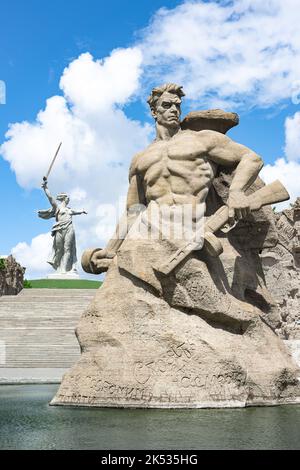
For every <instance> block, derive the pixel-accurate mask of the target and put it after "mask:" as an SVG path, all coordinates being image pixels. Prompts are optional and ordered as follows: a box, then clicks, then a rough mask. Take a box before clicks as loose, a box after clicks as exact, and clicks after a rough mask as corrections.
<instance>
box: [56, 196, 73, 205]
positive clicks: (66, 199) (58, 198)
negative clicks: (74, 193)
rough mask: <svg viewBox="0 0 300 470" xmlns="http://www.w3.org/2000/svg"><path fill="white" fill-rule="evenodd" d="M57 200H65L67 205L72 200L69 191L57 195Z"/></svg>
mask: <svg viewBox="0 0 300 470" xmlns="http://www.w3.org/2000/svg"><path fill="white" fill-rule="evenodd" d="M56 200H57V201H59V202H64V203H65V205H66V206H67V205H68V204H69V202H70V198H69V196H68V195H67V193H59V194H58V195H57V196H56Z"/></svg>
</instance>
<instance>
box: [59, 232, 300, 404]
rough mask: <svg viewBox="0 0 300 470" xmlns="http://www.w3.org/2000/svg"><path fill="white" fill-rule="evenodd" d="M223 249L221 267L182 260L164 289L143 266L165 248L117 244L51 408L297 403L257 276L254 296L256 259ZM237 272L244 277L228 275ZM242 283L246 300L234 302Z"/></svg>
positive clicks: (201, 258)
mask: <svg viewBox="0 0 300 470" xmlns="http://www.w3.org/2000/svg"><path fill="white" fill-rule="evenodd" d="M132 243H134V249H133V245H131V244H132ZM222 243H223V245H224V252H223V254H222V255H221V258H220V259H213V258H210V257H208V256H205V254H204V253H203V252H199V253H197V254H193V255H190V257H189V258H188V259H187V260H186V262H185V263H183V264H182V265H181V266H180V267H179V268H178V269H177V270H176V272H175V273H174V274H173V276H172V277H168V278H167V279H164V278H163V277H160V276H158V277H157V275H156V274H155V272H154V271H153V270H152V268H151V266H152V265H153V264H155V262H156V261H157V259H159V258H160V257H161V256H162V253H165V254H168V253H171V252H172V247H171V246H170V244H169V242H168V241H164V242H163V241H162V242H161V243H160V244H159V243H157V241H155V243H153V242H150V241H148V242H146V243H145V242H143V241H140V242H138V243H137V242H136V241H134V242H131V241H126V240H125V242H124V243H123V245H122V247H121V249H120V251H119V253H118V256H117V257H116V258H115V259H114V262H113V264H112V265H111V267H110V269H109V271H108V273H107V276H106V279H105V282H104V284H103V285H102V287H101V289H100V290H98V291H97V294H96V296H95V298H94V300H93V302H92V303H91V305H90V306H89V308H88V309H87V310H86V312H85V313H84V315H83V317H82V318H81V320H80V322H79V325H78V328H77V330H76V334H77V337H78V340H79V343H80V345H81V348H82V355H81V358H80V360H79V361H78V362H77V364H76V365H75V366H74V367H73V368H72V369H71V370H70V371H69V372H68V373H67V374H66V375H65V376H64V378H63V381H62V384H61V386H60V389H59V391H58V394H57V395H56V397H55V398H54V400H53V402H52V404H60V405H62V404H71V405H87V406H117V407H166V408H169V407H189V408H192V407H235V406H247V405H253V404H256V405H260V404H269V405H270V404H278V403H295V402H297V401H299V400H298V398H297V396H298V397H299V396H300V391H299V381H298V376H299V369H297V366H296V363H295V362H293V360H292V358H291V356H290V355H289V354H288V352H287V348H286V347H285V345H284V344H283V342H282V341H281V340H280V339H279V338H278V337H277V335H276V334H275V333H274V332H273V331H272V329H271V328H270V327H269V326H268V325H267V324H266V323H265V321H264V320H263V317H264V316H265V317H267V309H266V311H265V312H262V310H261V309H260V308H259V307H260V306H261V303H262V300H261V297H260V295H259V294H258V295H257V297H256V296H255V292H256V291H257V289H258V290H259V291H260V292H262V293H264V286H263V284H262V281H261V280H260V279H259V278H258V277H257V276H256V277H255V279H256V282H257V286H256V290H253V283H254V281H253V275H254V274H255V272H256V268H257V265H259V257H258V256H257V258H256V260H253V258H252V257H249V253H248V256H247V255H245V257H241V256H240V252H238V251H236V250H235V249H234V248H233V247H232V245H231V244H230V243H229V242H228V241H227V240H226V239H224V240H222ZM241 258H242V259H241ZM237 263H238V264H239V267H240V269H241V272H243V273H244V276H243V277H240V276H239V275H237V273H236V270H234V269H233V268H234V266H236V265H237ZM243 263H244V266H243ZM134 269H136V270H137V271H134ZM246 274H247V275H246ZM249 280H250V281H249ZM249 282H251V283H252V286H251V287H252V289H250V288H249V291H251V292H253V295H252V296H249V298H248V299H247V300H248V301H247V302H246V301H245V300H244V301H243V300H240V299H238V297H239V296H241V292H242V291H243V290H245V286H247V285H248V283H249ZM233 287H234V289H233ZM255 304H257V306H255ZM271 323H272V322H271Z"/></svg>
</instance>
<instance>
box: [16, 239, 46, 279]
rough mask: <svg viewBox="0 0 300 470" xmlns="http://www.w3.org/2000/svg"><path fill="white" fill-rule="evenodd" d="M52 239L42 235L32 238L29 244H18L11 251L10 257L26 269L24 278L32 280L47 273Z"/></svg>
mask: <svg viewBox="0 0 300 470" xmlns="http://www.w3.org/2000/svg"><path fill="white" fill-rule="evenodd" d="M51 246H52V237H51V234H50V233H42V234H40V235H37V236H36V237H34V238H33V239H32V241H31V243H29V244H28V243H25V242H20V243H18V244H17V245H16V246H15V247H14V248H13V249H12V255H13V256H14V257H15V258H16V260H17V261H18V262H19V263H20V264H21V265H22V266H25V267H26V272H25V277H29V278H34V277H36V276H43V275H46V274H47V273H48V272H49V264H47V259H48V257H49V255H50V253H51Z"/></svg>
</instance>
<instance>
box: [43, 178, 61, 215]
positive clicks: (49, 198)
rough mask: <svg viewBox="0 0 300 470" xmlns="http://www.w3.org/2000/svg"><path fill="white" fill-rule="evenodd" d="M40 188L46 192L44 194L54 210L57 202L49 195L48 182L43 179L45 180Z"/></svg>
mask: <svg viewBox="0 0 300 470" xmlns="http://www.w3.org/2000/svg"><path fill="white" fill-rule="evenodd" d="M42 188H43V190H44V192H45V194H46V196H47V198H48V200H49V202H50V204H51V206H52V207H53V209H55V210H56V209H57V202H56V200H55V199H54V197H53V196H52V195H51V193H50V191H49V189H48V182H47V180H45V181H44V182H43V184H42Z"/></svg>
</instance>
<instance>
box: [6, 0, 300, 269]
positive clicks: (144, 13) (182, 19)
mask: <svg viewBox="0 0 300 470" xmlns="http://www.w3.org/2000/svg"><path fill="white" fill-rule="evenodd" d="M251 3H252V5H251V8H250V4H249V2H248V1H247V0H234V1H233V2H225V1H224V2H223V1H201V0H199V1H186V2H183V1H174V0H169V1H168V0H151V1H150V0H149V1H148V0H142V1H139V2H136V1H127V0H123V1H122V0H111V1H110V2H107V1H102V0H85V1H83V0H75V1H71V0H64V2H61V1H58V0H51V2H50V1H48V0H44V1H43V2H41V1H38V0H27V1H26V2H25V1H23V0H10V1H8V0H2V2H1V19H2V21H1V29H0V41H1V42H0V44H1V48H0V80H3V81H5V83H6V87H7V95H6V104H0V145H1V144H4V146H3V145H2V147H0V154H2V156H3V157H4V158H1V155H0V175H1V185H0V197H1V202H2V227H5V230H3V228H2V230H1V240H0V254H8V253H10V252H11V251H12V250H15V248H16V247H18V248H17V250H16V251H15V253H16V255H17V257H19V259H20V261H21V262H22V263H23V264H26V265H28V275H29V277H37V276H39V275H44V274H46V273H47V272H46V270H47V269H48V268H47V265H46V264H45V263H44V261H43V257H44V258H45V257H46V255H44V254H43V253H40V251H43V250H44V249H46V248H47V246H48V245H49V236H48V237H47V235H46V234H47V233H48V232H49V229H50V227H51V222H49V223H48V222H47V221H44V220H41V219H38V218H37V216H36V213H35V212H36V211H37V210H38V209H41V208H46V207H47V202H46V200H45V197H44V195H43V193H42V192H41V190H40V189H39V179H41V178H42V176H43V169H44V168H45V169H46V167H47V164H48V163H47V162H48V161H49V160H50V158H51V155H52V154H53V151H54V150H55V148H56V146H57V144H58V142H59V141H60V139H61V138H63V137H64V136H65V135H66V133H67V132H69V133H70V135H71V136H72V137H70V142H67V144H66V145H65V148H64V151H63V152H62V154H61V156H60V158H61V161H60V162H59V163H58V166H57V168H56V169H55V170H54V171H53V176H52V179H51V180H50V182H49V185H50V189H53V191H54V192H55V191H69V192H71V194H74V197H73V201H74V202H73V205H74V206H77V207H78V206H79V207H81V206H82V205H83V204H84V206H85V207H88V210H89V213H90V214H89V218H88V219H86V220H83V219H80V218H78V219H76V221H75V226H76V227H77V230H78V245H79V252H80V251H82V249H84V248H85V247H87V246H93V245H95V244H96V245H99V244H100V246H101V245H103V244H104V243H105V241H106V240H107V237H108V235H107V233H108V232H109V230H108V231H107V232H106V231H105V230H103V225H104V224H106V223H108V225H109V223H111V220H110V216H108V218H107V217H106V216H105V214H104V212H105V211H104V212H103V210H104V209H103V205H109V204H114V203H115V202H116V201H117V200H118V199H119V198H120V197H121V196H123V195H124V191H125V190H126V185H127V169H128V165H129V162H130V158H131V157H132V152H133V153H134V152H135V151H138V150H139V149H141V148H143V147H144V146H145V144H147V143H148V142H149V140H150V139H151V129H150V128H149V125H152V120H151V117H150V115H149V111H148V109H147V106H146V105H145V98H146V97H147V95H148V94H149V92H150V90H151V87H152V86H154V85H157V84H161V83H163V82H165V81H167V80H171V79H172V81H179V82H180V83H181V84H182V85H183V86H184V89H185V90H186V95H187V96H186V100H185V104H184V107H183V114H184V113H187V112H188V111H189V110H190V109H207V108H209V107H223V108H224V109H226V110H234V111H236V112H238V113H239V114H240V118H241V121H240V125H239V126H238V127H237V128H235V129H233V130H232V131H231V132H230V136H231V137H232V138H233V139H235V140H237V141H239V142H241V143H243V144H245V145H247V146H249V147H251V148H252V149H254V150H255V151H257V152H258V153H259V154H260V155H262V157H263V159H264V161H265V163H266V164H267V166H266V168H265V173H264V176H265V179H266V181H268V180H270V181H271V180H273V179H275V178H277V177H282V179H283V181H284V183H285V184H287V183H288V184H289V190H290V192H291V194H292V197H295V196H296V195H297V193H298V194H299V195H300V183H298V179H299V178H298V174H299V173H298V171H299V168H300V166H299V163H298V160H299V159H300V151H297V148H298V144H300V115H299V114H298V113H299V111H300V110H299V104H298V101H299V100H297V99H292V97H293V92H294V94H295V89H296V95H297V87H299V89H300V85H299V84H298V80H300V44H299V41H298V40H297V35H298V25H299V19H300V18H299V16H300V14H299V8H293V7H296V6H297V2H296V0H286V1H283V0H271V1H270V2H269V3H268V6H267V7H266V6H265V7H264V8H263V7H262V2H258V1H257V0H253V1H252V2H251ZM160 8H164V10H163V11H161V10H160V11H159V9H160ZM255 25H257V26H255ZM116 50H119V51H120V52H119V53H116V52H115V51H116ZM82 54H83V55H82ZM110 57H111V58H113V59H112V61H110V60H108V62H106V61H107V58H110ZM110 62H112V65H109V63H110ZM105 64H107V66H106V65H105ZM124 64H125V65H124ZM64 71H65V73H64ZM98 73H99V91H97V90H96V91H95V89H94V88H93V86H94V85H93V76H94V75H95V74H98ZM110 73H111V74H112V83H116V89H118V90H119V93H118V95H119V96H118V97H117V98H114V95H115V90H112V89H110V87H109V82H110V75H109V74H110ZM62 76H63V77H64V79H63V81H62V82H60V80H61V78H62ZM81 77H86V78H85V81H84V82H82V81H81ZM120 77H121V78H122V79H123V81H120ZM60 83H61V84H60ZM85 84H86V89H85ZM101 93H102V95H101ZM51 97H61V98H62V100H64V102H63V101H59V100H58V101H55V100H54V101H53V103H52V107H54V109H52V108H51V109H52V110H51V109H50V106H48V105H47V103H46V100H47V99H48V98H51ZM93 103H99V113H98V115H97V116H96V114H97V112H96V111H97V110H96V111H95V109H94V108H93ZM102 103H104V104H103V106H102ZM64 105H65V106H66V110H67V111H66V110H65V111H64V109H65V108H64ZM41 110H44V111H45V122H43V123H42V124H41V123H40V122H37V121H36V119H37V113H39V111H41ZM56 115H57V121H58V122H60V116H61V119H62V121H61V122H62V123H63V124H62V127H64V126H65V127H64V131H63V132H62V133H60V131H59V126H58V125H57V128H55V130H53V129H54V127H55V116H56ZM66 121H67V124H66ZM106 122H109V123H110V125H108V124H107V125H106ZM11 123H23V124H20V126H21V127H18V128H13V131H12V133H11V135H10V137H9V138H5V133H6V132H7V130H8V127H9V125H10V124H11ZM66 129H67V130H68V131H67V130H66ZM102 134H103V135H102ZM79 135H80V136H82V138H81V140H80V141H79ZM77 139H78V140H77ZM89 139H90V140H89ZM64 140H65V141H66V137H64ZM91 141H93V142H96V144H95V147H93V144H89V149H88V150H87V147H86V146H85V145H87V144H84V142H91ZM5 142H6V143H7V142H9V145H6V146H5ZM299 148H300V147H299ZM98 149H99V155H98V156H97V155H96V154H97V152H98ZM72 152H73V153H72ZM84 158H86V161H87V162H90V166H91V170H90V173H88V172H86V174H85V176H84V177H83V174H82V173H83V172H82V166H81V165H82V164H83V163H82V161H84ZM279 159H281V160H280V161H279ZM74 162H76V164H75V163H74ZM98 162H99V165H98ZM280 162H281V163H280ZM107 168H109V169H110V173H109V172H108V171H107ZM96 183H97V184H96ZM62 186H63V187H62ZM298 188H299V191H298ZM91 200H93V204H91ZM71 205H72V204H71ZM92 216H93V217H92ZM97 217H98V223H97V222H95V220H94V219H95V218H97ZM105 217H106V218H105ZM92 218H93V220H92ZM88 224H90V225H91V224H94V225H93V226H92V225H91V227H92V228H91V227H88V226H87V225H88ZM111 225H112V226H113V223H111ZM40 235H44V237H40V238H36V237H39V236H40ZM34 240H35V242H34V243H33V241H34ZM20 243H21V245H20ZM47 244H48V245H47ZM79 254H80V253H79ZM31 259H34V260H35V261H34V263H33V264H32V265H31ZM39 262H41V269H39V268H38V264H39ZM48 271H49V272H50V269H48Z"/></svg>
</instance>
